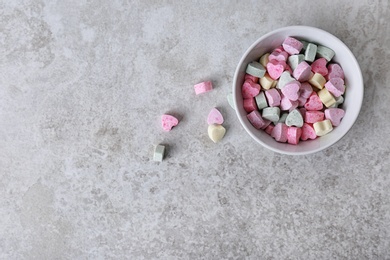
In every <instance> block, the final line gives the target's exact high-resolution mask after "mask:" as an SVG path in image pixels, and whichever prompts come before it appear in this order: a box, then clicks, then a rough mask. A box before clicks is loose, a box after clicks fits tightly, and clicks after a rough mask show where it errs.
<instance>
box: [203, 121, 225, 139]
mask: <svg viewBox="0 0 390 260" xmlns="http://www.w3.org/2000/svg"><path fill="white" fill-rule="evenodd" d="M207 132H208V134H209V137H210V139H211V140H212V141H213V142H214V143H217V142H219V141H220V140H221V139H222V138H223V137H224V136H225V133H226V129H225V127H223V126H222V125H217V124H212V125H209V128H208V131H207Z"/></svg>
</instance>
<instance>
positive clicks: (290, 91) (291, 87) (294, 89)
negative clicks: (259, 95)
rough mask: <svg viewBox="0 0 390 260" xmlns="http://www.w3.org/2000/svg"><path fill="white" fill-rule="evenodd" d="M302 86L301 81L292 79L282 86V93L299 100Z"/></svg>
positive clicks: (293, 99)
mask: <svg viewBox="0 0 390 260" xmlns="http://www.w3.org/2000/svg"><path fill="white" fill-rule="evenodd" d="M300 87H301V83H300V82H298V81H291V82H289V83H287V84H286V85H285V86H284V88H282V90H281V91H282V93H283V95H284V96H285V97H287V98H288V99H290V100H291V101H297V100H298V98H299V89H300Z"/></svg>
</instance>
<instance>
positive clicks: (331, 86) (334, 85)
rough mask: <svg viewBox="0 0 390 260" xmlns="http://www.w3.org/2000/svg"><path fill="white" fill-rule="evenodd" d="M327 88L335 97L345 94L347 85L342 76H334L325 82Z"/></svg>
mask: <svg viewBox="0 0 390 260" xmlns="http://www.w3.org/2000/svg"><path fill="white" fill-rule="evenodd" d="M325 88H326V89H327V90H328V91H329V92H330V93H331V94H332V95H333V96H335V97H339V96H341V95H342V94H344V91H345V86H344V80H343V79H342V78H332V79H330V80H329V81H328V82H326V83H325Z"/></svg>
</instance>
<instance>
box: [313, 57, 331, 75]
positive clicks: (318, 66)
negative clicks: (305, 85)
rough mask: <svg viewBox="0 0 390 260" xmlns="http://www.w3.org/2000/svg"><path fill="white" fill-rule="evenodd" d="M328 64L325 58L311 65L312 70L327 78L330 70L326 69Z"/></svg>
mask: <svg viewBox="0 0 390 260" xmlns="http://www.w3.org/2000/svg"><path fill="white" fill-rule="evenodd" d="M327 62H328V61H327V60H326V59H325V58H319V59H317V60H315V61H314V62H313V63H312V64H311V70H312V71H313V72H315V73H319V74H321V75H322V76H324V77H325V76H326V75H327V74H328V69H327V68H326V63H327Z"/></svg>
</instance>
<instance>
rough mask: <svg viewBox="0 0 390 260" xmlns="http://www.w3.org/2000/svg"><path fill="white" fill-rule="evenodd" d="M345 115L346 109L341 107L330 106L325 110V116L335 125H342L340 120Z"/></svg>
mask: <svg viewBox="0 0 390 260" xmlns="http://www.w3.org/2000/svg"><path fill="white" fill-rule="evenodd" d="M344 115H345V111H344V110H343V109H341V108H328V109H326V110H325V118H326V119H329V120H330V122H331V123H332V125H333V126H338V125H340V121H341V119H342V118H343V117H344Z"/></svg>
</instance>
